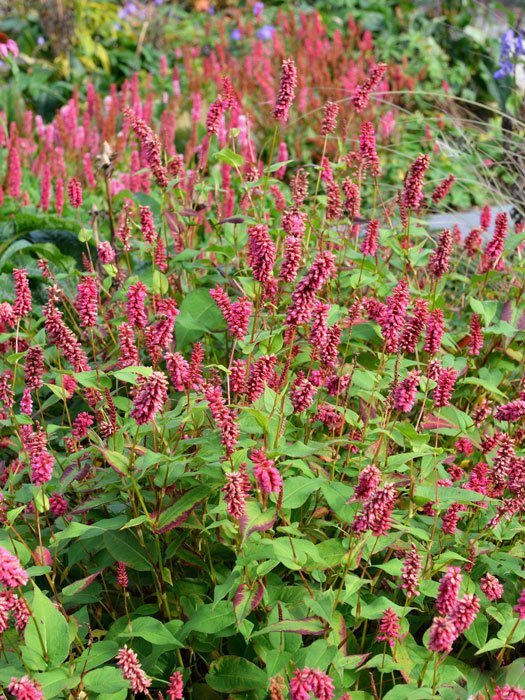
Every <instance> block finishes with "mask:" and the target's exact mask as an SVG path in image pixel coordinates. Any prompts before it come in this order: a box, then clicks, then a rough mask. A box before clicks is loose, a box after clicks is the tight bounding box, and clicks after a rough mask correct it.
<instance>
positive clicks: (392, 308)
mask: <svg viewBox="0 0 525 700" xmlns="http://www.w3.org/2000/svg"><path fill="white" fill-rule="evenodd" d="M409 302H410V294H409V291H408V283H407V281H406V280H404V279H402V280H400V281H399V282H398V284H397V286H396V287H395V289H394V291H393V292H392V294H391V295H390V296H389V297H388V299H387V301H386V304H385V307H384V309H383V312H382V314H381V317H380V319H379V325H380V326H381V332H382V334H383V338H384V341H385V351H386V352H390V353H394V352H397V349H398V346H399V335H400V332H401V329H402V328H403V325H404V323H405V317H406V312H407V309H408V304H409Z"/></svg>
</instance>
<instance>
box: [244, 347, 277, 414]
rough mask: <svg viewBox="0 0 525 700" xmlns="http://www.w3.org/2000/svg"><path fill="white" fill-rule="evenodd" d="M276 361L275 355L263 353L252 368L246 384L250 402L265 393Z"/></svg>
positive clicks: (247, 396)
mask: <svg viewBox="0 0 525 700" xmlns="http://www.w3.org/2000/svg"><path fill="white" fill-rule="evenodd" d="M276 362H277V357H276V356H275V355H263V356H262V357H260V358H259V359H258V360H257V361H256V362H255V363H254V364H253V365H252V367H251V368H250V376H249V377H248V382H247V384H246V398H247V400H248V401H249V402H250V403H253V402H254V401H257V399H258V398H259V396H261V394H262V393H263V391H264V387H265V385H266V382H267V381H268V380H269V378H270V377H271V375H272V372H273V369H274V367H275V363H276Z"/></svg>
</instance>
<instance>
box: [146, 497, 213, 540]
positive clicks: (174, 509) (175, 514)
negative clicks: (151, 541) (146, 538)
mask: <svg viewBox="0 0 525 700" xmlns="http://www.w3.org/2000/svg"><path fill="white" fill-rule="evenodd" d="M210 491H211V486H196V487H195V488H193V489H190V490H189V491H186V493H185V494H183V495H182V496H181V497H180V498H179V499H178V500H177V501H176V502H175V503H174V504H173V505H172V506H170V507H169V508H167V509H166V510H165V511H164V512H163V513H161V515H160V517H159V524H158V529H159V530H162V529H163V528H165V527H168V526H169V525H171V524H172V523H174V522H175V521H176V520H177V519H178V518H180V516H181V515H183V514H184V513H186V511H188V510H191V508H193V507H194V506H195V505H196V504H197V503H198V502H199V501H202V499H203V498H206V496H207V495H208V494H209V493H210Z"/></svg>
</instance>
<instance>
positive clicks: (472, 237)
mask: <svg viewBox="0 0 525 700" xmlns="http://www.w3.org/2000/svg"><path fill="white" fill-rule="evenodd" d="M482 243H483V236H482V233H481V229H479V228H473V229H472V231H470V233H468V234H467V236H466V237H465V242H464V243H463V248H464V250H465V251H466V253H467V255H468V256H469V258H472V257H474V255H476V253H477V252H478V251H480V250H481V245H482Z"/></svg>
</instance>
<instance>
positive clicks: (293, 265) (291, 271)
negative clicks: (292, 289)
mask: <svg viewBox="0 0 525 700" xmlns="http://www.w3.org/2000/svg"><path fill="white" fill-rule="evenodd" d="M302 256H303V242H302V239H301V238H300V237H299V236H286V238H285V239H284V256H283V261H282V263H281V270H280V272H279V279H281V280H283V281H284V282H293V281H294V279H295V278H296V277H297V273H298V272H299V268H300V266H301V259H302Z"/></svg>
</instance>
